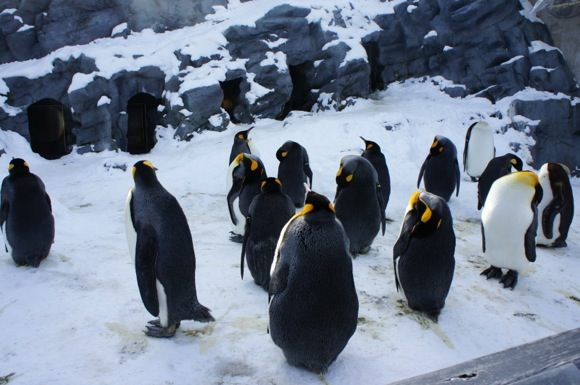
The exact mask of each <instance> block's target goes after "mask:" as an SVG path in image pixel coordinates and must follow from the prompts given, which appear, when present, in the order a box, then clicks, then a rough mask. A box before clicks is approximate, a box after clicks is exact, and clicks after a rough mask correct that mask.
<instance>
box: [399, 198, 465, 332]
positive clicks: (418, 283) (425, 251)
mask: <svg viewBox="0 0 580 385" xmlns="http://www.w3.org/2000/svg"><path fill="white" fill-rule="evenodd" d="M454 255H455V232H454V231H453V218H452V216H451V211H450V210H449V207H448V206H447V203H446V202H445V200H444V199H443V198H441V197H440V196H438V195H435V194H431V193H428V192H419V191H417V192H415V193H414V194H413V195H412V196H411V199H410V200H409V205H408V206H407V211H406V213H405V217H404V219H403V224H402V226H401V233H400V235H399V239H397V242H396V243H395V245H394V247H393V263H394V271H395V283H396V286H397V291H398V290H399V287H400V288H401V289H402V290H403V294H404V296H405V298H406V300H407V303H408V305H409V307H410V308H411V309H413V310H417V311H421V312H424V313H426V314H427V315H429V316H430V317H432V318H434V320H435V321H436V320H437V317H438V316H439V313H440V312H441V309H443V306H445V299H446V298H447V294H448V293H449V289H450V287H451V282H452V281H453V272H454V270H455V256H454Z"/></svg>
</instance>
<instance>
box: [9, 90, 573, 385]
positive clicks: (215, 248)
mask: <svg viewBox="0 0 580 385" xmlns="http://www.w3.org/2000/svg"><path fill="white" fill-rule="evenodd" d="M497 108H498V107H497V106H493V105H492V104H491V103H490V102H489V101H487V100H486V99H482V98H473V97H468V98H465V99H452V98H450V97H448V96H447V95H445V94H444V93H442V92H440V91H439V88H438V87H437V86H436V85H433V84H432V82H431V81H430V80H428V81H425V82H422V81H408V82H406V83H403V84H395V85H391V86H390V87H389V89H388V90H387V91H384V92H382V93H380V94H377V95H376V98H374V99H371V100H358V101H357V103H356V104H355V105H354V106H351V107H348V108H346V109H345V110H343V111H341V112H323V113H318V114H313V113H303V112H297V113H293V114H292V115H291V116H290V117H289V118H287V119H286V121H284V122H280V121H274V120H260V121H257V122H256V124H255V126H256V128H255V130H253V131H252V134H251V137H253V140H254V143H255V144H256V145H257V146H258V148H259V150H260V153H261V155H262V159H263V161H264V163H265V165H266V168H267V171H268V173H269V174H270V175H272V176H274V175H275V174H276V171H277V165H278V161H277V160H276V158H275V151H276V149H277V148H278V147H279V146H280V145H281V144H282V143H283V142H284V141H286V140H290V139H291V140H295V141H297V142H299V143H301V144H302V145H303V146H304V147H305V148H306V149H307V150H308V152H309V156H310V161H311V166H312V169H313V172H314V185H313V189H314V190H315V191H318V192H320V193H323V194H325V195H327V196H328V197H329V198H331V199H332V198H333V194H334V191H335V182H334V177H335V173H336V170H337V169H338V164H339V161H340V158H341V157H342V156H344V155H347V154H353V153H360V152H361V150H362V141H361V140H360V139H359V135H362V136H364V137H366V138H369V139H371V140H374V141H376V142H378V143H379V144H380V145H381V147H382V149H383V152H384V153H385V154H386V157H387V162H388V165H389V168H390V172H391V184H392V193H391V199H390V202H389V205H388V208H387V216H388V217H389V218H391V219H393V222H390V223H388V224H387V231H386V234H385V236H384V237H383V236H378V237H377V238H376V240H375V242H374V244H373V247H372V249H371V252H370V253H369V254H368V255H364V256H360V257H358V258H357V259H356V260H354V262H353V265H354V275H355V284H356V288H357V292H358V295H359V301H360V311H359V324H358V329H357V331H356V333H355V334H354V336H353V337H352V339H351V340H350V342H349V343H348V345H347V347H346V348H345V350H344V351H343V352H342V354H341V355H340V356H339V358H338V360H337V361H336V362H335V363H334V364H333V365H332V366H331V367H330V370H329V371H328V373H327V374H326V375H325V376H324V378H320V377H319V376H317V375H314V374H311V373H309V372H306V371H304V370H301V369H297V368H294V367H291V366H289V365H288V364H287V363H286V361H285V359H284V357H283V354H282V352H281V351H280V350H279V349H278V347H276V346H275V345H274V343H273V342H272V341H271V339H270V336H269V335H268V334H267V333H266V324H267V318H268V313H267V295H266V293H265V292H263V291H262V289H260V288H259V287H258V286H256V285H255V284H254V283H253V282H252V280H251V277H250V275H249V274H248V275H247V276H246V279H245V280H243V281H242V280H241V279H240V272H239V271H240V270H239V260H240V258H239V257H240V251H241V245H239V244H236V243H232V242H230V241H229V240H228V231H229V229H230V224H229V217H228V211H227V205H226V197H225V195H226V191H225V185H226V178H225V175H226V170H227V160H228V156H229V151H230V148H231V144H232V138H233V135H234V133H235V132H236V131H238V130H241V129H244V128H246V126H234V125H232V126H231V127H230V128H229V129H228V130H227V131H225V132H220V133H218V132H204V133H202V134H199V135H196V136H195V137H194V138H193V139H192V140H191V141H190V142H178V141H175V140H174V139H172V130H171V129H165V128H161V127H160V128H159V129H158V135H159V141H158V143H157V145H156V146H155V147H154V148H153V150H152V152H151V153H150V154H147V155H146V156H133V155H129V154H127V153H123V152H111V151H109V152H102V153H90V154H85V155H78V154H70V155H67V156H65V157H63V158H61V159H59V160H53V161H48V160H44V159H42V158H40V157H39V156H38V155H36V154H34V153H32V152H31V151H30V148H29V145H28V143H27V142H26V141H25V139H23V138H22V137H20V136H18V135H17V134H14V133H11V132H5V131H0V147H4V149H5V151H6V154H5V155H2V156H1V157H0V170H4V171H2V175H6V174H7V171H6V170H7V165H8V162H9V161H10V159H11V157H22V158H24V159H26V160H27V161H28V162H29V163H30V166H31V170H32V172H34V173H36V174H37V175H39V176H40V177H41V178H42V179H43V180H44V182H45V184H46V186H47V190H48V192H49V194H50V196H51V197H52V202H53V210H54V215H55V220H56V239H55V243H54V245H53V248H52V251H51V254H50V256H49V257H48V258H47V260H45V261H44V262H43V263H42V264H41V266H40V268H39V269H33V268H27V267H21V268H18V267H16V266H15V265H14V263H13V261H12V259H11V258H10V256H9V255H8V254H6V253H4V252H3V251H2V253H1V254H0V326H1V327H0V383H2V381H1V378H2V377H3V376H7V375H9V374H12V373H13V375H12V376H11V377H10V379H9V380H10V384H44V385H48V384H108V385H115V384H139V385H149V384H151V385H153V384H192V383H194V384H260V385H265V384H277V385H282V384H319V383H321V381H322V382H324V383H327V384H333V385H336V384H356V383H360V384H368V385H373V384H377V385H378V384H387V383H389V382H391V381H395V380H398V379H403V378H406V377H409V376H412V375H417V374H420V373H424V372H428V371H431V370H434V369H438V368H442V367H446V366H449V365H452V364H456V363H459V362H462V361H465V360H468V359H471V358H475V357H478V356H481V355H484V354H488V353H492V352H496V351H499V350H502V349H505V348H508V347H511V346H514V345H519V344H522V343H525V342H530V341H533V340H536V339H539V338H542V337H545V336H549V335H553V334H556V333H559V332H562V331H565V330H569V329H573V328H576V327H578V326H579V325H580V282H579V281H578V277H579V276H580V258H579V255H580V232H579V230H578V223H580V215H579V214H578V210H576V213H575V219H574V223H573V224H572V229H571V231H570V235H569V238H568V245H569V246H568V248H566V249H556V250H552V249H538V259H537V262H536V263H535V264H534V267H535V268H534V272H533V273H532V274H531V275H530V276H528V277H521V279H520V281H519V283H518V286H517V287H516V289H515V290H514V291H509V290H505V289H503V288H501V287H500V285H499V284H498V283H497V281H486V280H485V279H484V278H483V277H481V276H480V275H479V273H480V271H481V270H482V269H483V268H484V267H485V265H486V263H485V261H484V260H483V258H482V251H481V236H480V227H479V217H480V213H479V212H478V211H477V209H476V206H477V203H476V202H477V201H476V189H477V186H476V184H474V183H471V182H469V181H468V180H467V178H466V176H465V175H463V178H464V179H463V180H462V184H461V191H460V195H459V197H458V198H455V197H453V198H452V199H451V202H450V208H451V211H452V213H453V216H454V220H455V226H454V227H455V232H456V236H457V249H456V254H455V258H456V270H455V277H454V280H453V284H452V287H451V291H450V293H449V296H448V298H447V304H446V307H445V308H444V310H443V312H442V314H441V316H440V318H439V323H438V324H434V323H432V322H430V321H427V320H426V319H425V318H423V317H421V316H418V315H417V314H415V313H412V312H410V311H409V310H408V309H407V308H406V306H405V305H404V304H403V303H402V302H401V301H400V298H401V297H400V295H398V294H397V293H396V290H395V283H394V274H393V264H392V246H393V244H394V242H395V240H396V238H397V236H398V232H399V226H400V221H401V219H402V216H403V212H404V209H405V206H406V205H407V201H408V198H409V196H410V194H411V193H412V192H413V191H414V190H415V184H416V180H417V175H418V172H419V168H420V166H421V163H422V162H423V160H424V158H425V156H426V155H427V152H428V149H429V146H430V144H431V141H432V139H433V136H434V135H436V134H442V135H445V136H448V137H449V138H450V139H452V140H453V141H454V143H455V144H456V145H457V148H458V152H459V153H461V152H462V151H463V140H464V134H465V131H466V129H467V127H468V126H469V124H470V123H471V122H472V121H470V119H472V118H485V119H487V120H488V122H489V123H490V124H491V125H492V126H493V127H494V128H496V129H497V130H498V133H497V135H496V137H495V140H496V147H497V153H498V155H501V154H504V153H506V152H508V151H510V146H509V144H510V143H511V142H515V143H522V144H524V146H523V147H522V150H521V151H520V152H519V155H520V156H521V157H523V158H524V159H529V155H528V153H527V150H526V149H525V144H528V143H530V142H529V141H530V139H529V138H527V137H526V136H524V135H523V134H522V133H519V132H516V131H512V130H508V131H507V132H505V133H503V134H500V133H499V127H500V126H502V125H505V124H506V123H508V118H507V114H506V111H502V112H503V114H502V116H503V117H502V118H497V117H490V115H492V114H494V112H496V111H497ZM501 108H503V107H501ZM506 108H507V106H506ZM144 158H146V159H150V160H151V161H152V162H153V163H154V164H155V166H156V167H157V168H158V169H159V171H158V177H159V179H160V181H161V183H162V184H163V185H164V186H165V187H166V188H167V189H168V190H169V191H170V192H171V193H173V194H174V195H175V196H176V198H177V199H178V200H179V202H180V203H181V205H182V207H183V209H184V211H185V213H186V215H187V218H188V221H189V225H190V227H191V231H192V234H193V240H194V246H195V252H196V257H197V290H198V296H199V299H200V302H201V303H202V304H204V305H206V306H208V307H209V308H211V310H212V314H213V315H214V317H215V318H216V322H215V323H211V324H200V323H196V322H193V321H186V322H183V323H182V326H181V329H179V331H178V332H177V334H176V336H175V337H174V338H172V339H167V340H164V339H152V338H148V337H146V336H145V335H144V334H143V332H142V330H143V329H144V325H145V323H146V322H147V321H148V320H150V319H152V317H151V316H150V315H149V314H148V313H147V311H146V310H145V308H144V306H143V304H142V302H141V299H140V297H139V292H138V288H137V283H136V279H135V271H134V266H133V261H132V259H131V258H130V256H129V252H128V248H127V242H126V239H125V233H124V232H125V229H124V206H125V197H126V193H127V191H128V189H129V188H130V187H131V186H132V183H133V182H132V179H131V173H130V168H131V166H132V165H133V163H135V162H136V161H137V160H140V159H144ZM460 162H461V160H460ZM119 166H123V168H125V167H126V169H121V168H119ZM527 168H529V167H527ZM572 184H573V189H574V194H575V195H576V197H578V196H579V193H580V181H579V180H578V179H573V180H572ZM577 207H578V205H577ZM2 250H3V248H2Z"/></svg>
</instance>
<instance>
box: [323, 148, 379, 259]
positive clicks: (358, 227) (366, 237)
mask: <svg viewBox="0 0 580 385" xmlns="http://www.w3.org/2000/svg"><path fill="white" fill-rule="evenodd" d="M336 185H337V186H336V195H335V197H334V204H335V206H336V217H337V218H338V219H339V220H340V222H341V223H342V225H343V226H344V230H345V231H346V235H347V236H348V239H349V241H350V252H351V254H353V256H354V255H356V254H366V253H367V252H368V251H369V249H370V247H371V244H372V243H373V240H374V239H375V237H376V236H377V233H378V232H379V228H381V227H382V231H383V234H384V233H385V211H384V210H383V207H384V206H383V203H382V201H383V198H382V191H381V186H380V184H379V180H378V176H377V171H376V170H375V168H374V167H373V165H372V164H371V163H370V162H369V161H368V160H366V159H365V158H363V157H362V156H358V155H347V156H345V157H344V158H342V160H341V161H340V167H339V169H338V172H337V173H336Z"/></svg>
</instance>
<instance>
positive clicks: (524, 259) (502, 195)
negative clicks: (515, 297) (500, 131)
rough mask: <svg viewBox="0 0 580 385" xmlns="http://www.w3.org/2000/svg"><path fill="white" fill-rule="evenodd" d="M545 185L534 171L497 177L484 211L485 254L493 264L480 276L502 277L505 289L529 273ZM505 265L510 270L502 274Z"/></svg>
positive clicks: (534, 252) (512, 286) (483, 244)
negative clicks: (523, 274) (539, 208)
mask: <svg viewBox="0 0 580 385" xmlns="http://www.w3.org/2000/svg"><path fill="white" fill-rule="evenodd" d="M541 200H542V187H541V186H540V182H539V180H538V176H537V175H536V174H535V173H533V172H531V171H518V172H514V173H511V174H508V175H505V176H502V177H501V178H499V179H498V180H496V181H495V182H494V183H493V185H492V186H491V189H490V190H489V194H488V196H487V201H486V203H485V206H484V207H483V211H482V212H481V236H482V248H483V253H484V257H485V258H486V259H487V262H488V263H489V264H490V265H491V266H490V267H489V268H487V269H485V270H484V271H483V272H482V273H481V275H485V276H486V277H487V279H490V278H500V283H501V284H503V286H504V287H505V288H510V289H513V288H515V286H516V284H517V282H518V274H519V273H526V272H527V269H528V267H529V262H534V261H535V260H536V229H537V227H538V210H537V205H538V202H539V201H541ZM502 268H505V269H508V271H507V273H505V274H504V275H503V276H502V270H501V269H502Z"/></svg>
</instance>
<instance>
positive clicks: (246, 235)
mask: <svg viewBox="0 0 580 385" xmlns="http://www.w3.org/2000/svg"><path fill="white" fill-rule="evenodd" d="M251 226H252V219H251V218H250V217H247V218H246V227H245V229H244V238H243V241H242V255H241V257H240V274H241V276H242V279H244V257H245V256H246V246H247V245H248V238H249V236H250V228H251Z"/></svg>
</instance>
